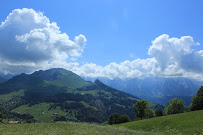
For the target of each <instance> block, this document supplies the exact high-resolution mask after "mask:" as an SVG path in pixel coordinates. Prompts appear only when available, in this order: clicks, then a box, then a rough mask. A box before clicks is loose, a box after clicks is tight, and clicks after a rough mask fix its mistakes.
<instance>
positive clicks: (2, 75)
mask: <svg viewBox="0 0 203 135" xmlns="http://www.w3.org/2000/svg"><path fill="white" fill-rule="evenodd" d="M14 76H16V75H12V74H6V75H5V74H3V73H0V77H2V78H4V79H6V80H8V79H11V78H12V77H14Z"/></svg>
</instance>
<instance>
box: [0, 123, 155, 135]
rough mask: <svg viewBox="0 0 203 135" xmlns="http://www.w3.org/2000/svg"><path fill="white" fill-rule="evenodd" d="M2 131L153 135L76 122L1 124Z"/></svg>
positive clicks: (39, 134)
mask: <svg viewBox="0 0 203 135" xmlns="http://www.w3.org/2000/svg"><path fill="white" fill-rule="evenodd" d="M0 133H1V135H7V134H9V135H10V134H12V135H14V134H15V135H24V134H26V135H28V134H29V135H59V134H60V135H150V134H151V135H152V133H147V132H140V131H134V130H129V129H125V128H122V127H119V128H116V127H113V126H110V125H98V124H89V123H74V122H67V123H61V122H58V123H32V124H0Z"/></svg>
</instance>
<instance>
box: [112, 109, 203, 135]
mask: <svg viewBox="0 0 203 135" xmlns="http://www.w3.org/2000/svg"><path fill="white" fill-rule="evenodd" d="M116 126H118V127H119V126H122V127H125V128H128V129H131V130H138V131H139V130H141V131H152V130H153V129H154V130H155V131H157V132H159V131H160V132H166V130H167V128H169V129H176V130H178V132H180V133H182V134H195V133H197V134H203V110H200V111H193V112H186V113H181V114H175V115H169V116H162V117H156V118H151V119H145V120H139V121H133V122H128V123H124V124H118V125H116Z"/></svg>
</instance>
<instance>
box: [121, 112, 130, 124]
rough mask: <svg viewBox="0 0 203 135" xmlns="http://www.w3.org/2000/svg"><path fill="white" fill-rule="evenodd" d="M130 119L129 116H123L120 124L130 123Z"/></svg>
mask: <svg viewBox="0 0 203 135" xmlns="http://www.w3.org/2000/svg"><path fill="white" fill-rule="evenodd" d="M129 121H130V118H129V117H128V115H127V114H124V115H121V117H120V123H125V122H129Z"/></svg>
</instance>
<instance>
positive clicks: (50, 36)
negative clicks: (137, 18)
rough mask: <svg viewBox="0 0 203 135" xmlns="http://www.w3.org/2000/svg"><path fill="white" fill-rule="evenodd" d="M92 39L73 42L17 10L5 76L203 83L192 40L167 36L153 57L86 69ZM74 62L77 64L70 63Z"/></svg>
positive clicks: (1, 39)
mask: <svg viewBox="0 0 203 135" xmlns="http://www.w3.org/2000/svg"><path fill="white" fill-rule="evenodd" d="M86 42H87V39H86V38H85V36H84V35H78V36H76V37H75V39H74V40H70V39H69V37H68V35H67V34H66V33H61V31H60V30H59V27H58V26H57V24H56V23H55V22H50V20H49V19H48V18H47V17H46V16H45V15H43V13H41V12H36V11H35V10H33V9H27V8H24V9H15V10H13V11H12V13H10V14H9V15H8V16H7V18H6V20H5V21H4V22H2V23H1V25H0V62H1V63H0V72H3V73H11V74H18V73H22V72H25V73H31V72H33V71H36V70H39V69H42V70H45V69H50V68H56V67H61V68H65V69H67V70H71V71H73V72H75V73H77V74H78V75H81V76H84V77H108V78H110V79H114V78H117V77H118V78H121V79H126V78H140V77H147V76H159V77H190V78H194V79H200V80H203V79H202V78H203V74H202V73H203V72H202V71H203V50H199V51H196V50H193V49H192V46H196V45H200V44H199V43H196V42H195V41H194V40H193V37H191V36H183V37H181V38H174V37H173V38H170V37H169V35H167V34H163V35H160V36H159V37H157V38H156V39H154V40H153V41H152V44H151V46H150V47H149V50H148V55H149V58H147V59H135V60H133V61H129V60H126V61H124V62H121V63H115V62H112V63H110V64H108V65H106V66H104V67H102V66H100V65H96V64H95V63H86V64H84V65H80V64H79V63H78V62H77V57H80V56H81V55H82V52H83V50H84V48H85V45H86ZM67 60H74V61H75V62H67Z"/></svg>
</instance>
